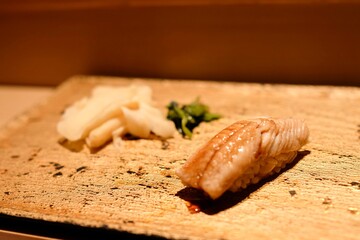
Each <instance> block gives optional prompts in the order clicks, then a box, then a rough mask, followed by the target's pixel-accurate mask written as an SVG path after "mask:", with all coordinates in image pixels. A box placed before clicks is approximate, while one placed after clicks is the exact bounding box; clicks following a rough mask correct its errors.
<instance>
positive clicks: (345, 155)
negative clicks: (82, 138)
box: [0, 76, 360, 239]
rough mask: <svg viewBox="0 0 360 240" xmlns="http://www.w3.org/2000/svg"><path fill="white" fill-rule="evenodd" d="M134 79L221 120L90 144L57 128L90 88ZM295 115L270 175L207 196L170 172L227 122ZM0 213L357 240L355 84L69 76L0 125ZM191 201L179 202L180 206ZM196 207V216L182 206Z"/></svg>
mask: <svg viewBox="0 0 360 240" xmlns="http://www.w3.org/2000/svg"><path fill="white" fill-rule="evenodd" d="M134 82H138V83H144V84H147V85H149V86H151V87H152V89H153V94H154V95H153V96H154V99H155V101H156V103H157V104H158V106H159V107H160V108H162V109H163V110H164V113H165V112H166V108H165V106H166V104H168V103H169V102H170V101H171V100H176V101H178V102H180V103H190V102H191V101H193V100H194V99H195V98H196V97H200V99H201V101H202V102H203V103H205V104H207V105H209V106H210V110H211V111H213V112H217V113H220V114H221V115H222V116H223V117H222V118H221V119H220V120H217V121H213V122H211V123H203V124H201V125H200V126H199V127H198V128H196V130H195V134H194V136H193V139H192V140H187V139H183V138H182V137H181V136H180V135H178V134H177V135H176V136H175V137H174V138H172V139H169V140H167V141H160V140H147V139H139V140H136V139H128V140H125V141H124V143H123V145H122V148H121V149H116V148H115V147H114V146H113V145H112V144H111V143H109V144H108V145H106V146H105V147H104V148H101V149H98V150H96V151H90V150H89V149H88V148H87V147H86V146H84V144H83V142H68V141H65V140H64V139H62V138H61V136H59V135H58V133H57V132H56V124H57V122H58V121H59V118H60V116H61V113H62V112H63V110H64V109H65V108H66V107H67V106H69V105H70V104H72V103H73V102H74V101H76V100H78V99H80V98H82V97H84V96H86V95H88V94H89V93H90V91H91V89H92V88H93V87H94V86H96V85H99V84H101V85H103V84H106V85H109V84H110V85H119V86H120V85H121V86H127V85H129V84H131V83H134ZM256 116H273V117H288V116H291V117H296V118H301V119H304V120H305V121H306V123H307V124H308V126H309V129H310V142H309V143H308V144H307V145H306V146H305V147H304V148H303V149H302V151H301V152H300V154H299V156H298V158H297V159H296V161H295V162H294V163H293V164H292V165H291V166H289V167H288V168H287V169H285V170H284V171H282V172H281V173H280V174H278V175H276V176H274V177H271V178H268V179H266V180H264V181H261V182H260V183H259V184H257V185H254V186H252V187H249V188H248V189H246V190H244V191H242V192H239V193H226V194H225V195H224V196H223V197H221V198H220V199H218V200H217V201H209V200H205V199H204V198H203V197H202V196H201V194H199V193H198V192H196V191H193V190H191V189H188V188H184V186H183V185H182V184H181V182H180V180H179V179H178V178H177V176H176V175H175V174H174V170H175V169H177V168H178V167H180V166H181V165H182V164H183V163H184V162H185V161H186V159H187V158H188V157H189V156H190V155H191V154H192V153H193V152H194V151H195V150H196V149H197V148H198V147H199V146H200V145H202V144H203V143H204V142H206V141H207V140H209V139H210V138H211V137H212V136H213V135H215V134H216V133H217V132H219V131H220V130H222V129H223V128H224V127H226V126H228V125H229V124H231V123H233V122H235V121H237V120H240V119H248V118H253V117H256ZM0 137H1V140H0V194H1V198H0V213H1V214H3V215H10V216H20V217H25V218H31V219H42V220H45V221H49V222H59V223H64V222H66V223H71V224H74V225H79V226H86V227H92V228H107V229H111V230H116V231H121V232H129V233H133V234H141V235H149V236H150V235H154V236H160V237H165V238H174V239H242V238H248V239H269V238H272V239H284V238H286V239H356V238H358V237H359V235H360V89H359V88H351V87H346V88H345V87H327V86H291V85H270V84H265V85H264V84H245V83H225V82H205V81H171V80H156V79H128V78H109V77H91V76H76V77H73V78H72V79H70V80H68V81H66V82H65V83H64V84H62V85H61V86H60V87H58V89H57V91H56V92H55V94H54V95H53V96H52V97H50V98H49V99H48V100H47V101H46V102H44V103H43V104H41V105H39V106H38V107H36V108H34V109H31V110H29V111H28V112H26V113H24V114H23V115H22V116H20V117H19V118H17V119H14V120H13V121H12V122H11V123H10V124H9V125H8V126H7V127H6V128H4V129H2V130H1V132H0ZM189 206H190V207H189ZM193 206H198V207H199V208H200V212H199V213H197V214H192V213H191V211H189V209H190V210H191V208H192V207H193Z"/></svg>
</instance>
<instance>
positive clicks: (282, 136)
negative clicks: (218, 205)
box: [176, 118, 309, 199]
mask: <svg viewBox="0 0 360 240" xmlns="http://www.w3.org/2000/svg"><path fill="white" fill-rule="evenodd" d="M308 138H309V129H308V127H307V126H306V124H305V123H304V121H302V120H299V119H293V118H284V119H275V118H258V119H254V120H242V121H238V122H235V123H233V124H232V125H230V126H228V127H227V128H225V129H223V130H222V131H220V132H219V133H218V134H216V135H215V136H214V137H213V138H212V139H211V140H210V141H209V142H207V143H206V144H205V145H203V146H202V147H201V148H199V149H198V150H197V151H196V152H195V154H194V155H192V156H191V157H190V158H189V159H188V160H187V161H186V163H185V164H184V165H183V166H182V167H181V168H180V169H178V170H177V171H176V174H177V175H178V176H179V178H180V179H181V181H182V183H183V184H184V185H186V186H190V187H193V188H197V189H200V190H203V191H204V192H205V193H206V194H207V195H209V196H210V197H211V198H212V199H217V198H219V197H220V196H221V195H222V194H223V193H224V192H226V191H228V190H229V191H232V192H236V191H239V190H241V189H244V188H246V187H247V186H248V185H249V184H255V183H257V182H259V181H260V180H261V179H263V178H265V177H267V176H270V175H272V174H274V173H276V172H279V171H280V170H281V169H282V168H284V167H285V165H286V164H288V163H290V162H292V161H293V160H294V159H295V157H296V155H297V152H298V150H299V149H300V148H301V147H302V146H303V145H305V144H306V143H307V141H308Z"/></svg>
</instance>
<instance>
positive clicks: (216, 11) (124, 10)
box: [0, 0, 360, 86]
mask: <svg viewBox="0 0 360 240" xmlns="http://www.w3.org/2000/svg"><path fill="white" fill-rule="evenodd" d="M0 31H1V36H0V84H25V85H46V86H55V85H58V84H59V83H60V82H62V81H64V80H65V79H67V78H68V77H70V76H72V75H75V74H95V75H113V76H127V77H132V76H134V77H152V78H177V79H179V78H180V79H211V80H229V81H244V82H283V83H304V84H309V83H310V84H333V85H356V86H359V85H360V1H350V0H344V1H329V0H327V1H325V0H318V1H315V0H312V1H311V0H295V1H285V0H282V1H281V0H262V1H250V0H223V1H221V0H213V1H211V0H208V1H205V0H183V1H180V0H169V1H166V0H147V1H146V0H127V1H126V0H119V1H115V0H103V1H101V0H90V1H85V0H73V1H70V0H60V1H45V0H27V1H25V0H13V1H11V0H2V1H0Z"/></svg>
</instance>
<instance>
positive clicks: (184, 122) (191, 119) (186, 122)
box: [167, 98, 221, 139]
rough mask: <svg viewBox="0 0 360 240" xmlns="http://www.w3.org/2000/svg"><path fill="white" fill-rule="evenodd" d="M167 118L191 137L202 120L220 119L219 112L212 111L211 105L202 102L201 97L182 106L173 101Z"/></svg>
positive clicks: (185, 134)
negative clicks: (210, 110) (210, 109)
mask: <svg viewBox="0 0 360 240" xmlns="http://www.w3.org/2000/svg"><path fill="white" fill-rule="evenodd" d="M167 108H168V114H167V119H169V120H171V121H173V122H174V123H175V127H176V129H177V130H178V131H179V133H181V134H182V135H183V137H188V138H190V139H191V137H192V131H193V129H194V128H195V127H197V126H198V125H199V124H200V123H201V122H210V121H213V120H216V119H219V118H220V117H221V116H220V115H219V114H217V113H210V112H209V107H208V106H207V105H205V104H203V103H201V102H200V100H199V98H197V99H196V100H195V101H193V102H192V103H190V104H187V105H183V106H180V105H179V104H178V103H177V102H175V101H172V102H170V103H169V105H168V106H167Z"/></svg>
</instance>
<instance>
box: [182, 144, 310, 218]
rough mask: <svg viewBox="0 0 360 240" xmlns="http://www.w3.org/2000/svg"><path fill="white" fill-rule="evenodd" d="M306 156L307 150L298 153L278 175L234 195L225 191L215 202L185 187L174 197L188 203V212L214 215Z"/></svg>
mask: <svg viewBox="0 0 360 240" xmlns="http://www.w3.org/2000/svg"><path fill="white" fill-rule="evenodd" d="M308 154H310V151H308V150H304V151H299V152H298V154H297V156H296V158H295V159H294V160H293V161H292V162H291V163H290V164H288V165H287V166H286V167H285V168H284V169H282V170H281V171H280V172H279V173H276V174H273V175H271V176H269V177H267V178H265V179H262V180H261V181H260V182H258V183H257V184H253V185H250V186H248V187H247V188H246V189H243V190H241V191H239V192H235V193H234V192H230V191H227V192H225V193H224V194H223V195H222V196H221V197H220V198H218V199H216V200H212V199H210V198H209V197H208V196H206V195H205V194H204V193H203V192H202V191H201V190H198V189H194V188H191V187H185V188H183V189H181V190H180V191H178V192H177V193H176V196H178V197H179V198H181V199H183V200H185V201H187V202H188V203H189V205H188V208H189V210H190V212H192V213H196V212H203V213H205V214H208V215H214V214H217V213H219V212H221V211H224V210H226V209H229V208H231V207H233V206H235V205H237V204H239V203H240V202H242V201H243V200H245V199H246V198H248V197H249V196H250V195H251V194H252V193H253V192H255V191H257V190H258V189H260V188H261V187H262V186H263V185H264V184H266V183H267V182H271V181H273V180H274V179H276V178H277V177H278V176H280V175H281V174H282V173H283V172H286V171H287V170H289V169H291V168H293V167H294V166H295V165H296V164H297V163H298V162H299V161H300V160H301V159H303V158H304V157H305V156H306V155H308ZM191 209H196V211H192V210H191Z"/></svg>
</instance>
